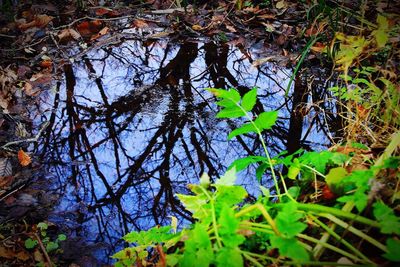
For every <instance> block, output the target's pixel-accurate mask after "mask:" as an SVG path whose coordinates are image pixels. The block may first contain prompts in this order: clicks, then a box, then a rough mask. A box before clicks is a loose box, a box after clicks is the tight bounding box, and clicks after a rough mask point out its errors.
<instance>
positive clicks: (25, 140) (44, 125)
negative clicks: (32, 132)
mask: <svg viewBox="0 0 400 267" xmlns="http://www.w3.org/2000/svg"><path fill="white" fill-rule="evenodd" d="M48 125H49V122H45V123H44V124H43V126H42V128H41V129H40V130H39V132H38V133H37V135H36V136H35V137H33V138H28V139H23V140H17V141H12V142H8V143H7V144H5V145H3V146H2V147H1V148H2V149H7V147H8V146H11V145H16V144H19V143H24V142H37V141H38V139H39V137H40V135H41V134H42V132H43V131H44V129H46V127H47V126H48Z"/></svg>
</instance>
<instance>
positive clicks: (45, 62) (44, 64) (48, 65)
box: [39, 59, 53, 68]
mask: <svg viewBox="0 0 400 267" xmlns="http://www.w3.org/2000/svg"><path fill="white" fill-rule="evenodd" d="M52 65H53V62H52V61H51V60H49V59H45V60H42V61H41V62H40V63H39V66H40V67H42V68H51V66H52Z"/></svg>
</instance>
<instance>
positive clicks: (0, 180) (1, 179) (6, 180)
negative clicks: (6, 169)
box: [0, 176, 14, 189]
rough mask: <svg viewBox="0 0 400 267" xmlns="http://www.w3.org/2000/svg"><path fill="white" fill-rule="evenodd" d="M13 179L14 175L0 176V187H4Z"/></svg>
mask: <svg viewBox="0 0 400 267" xmlns="http://www.w3.org/2000/svg"><path fill="white" fill-rule="evenodd" d="M13 181H14V176H4V177H0V189H6V188H7V187H9V186H10V185H11V184H12V182H13Z"/></svg>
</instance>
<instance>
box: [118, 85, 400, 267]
mask: <svg viewBox="0 0 400 267" xmlns="http://www.w3.org/2000/svg"><path fill="white" fill-rule="evenodd" d="M208 90H209V91H210V92H212V93H213V94H214V95H215V96H217V97H218V98H219V101H218V102H217V105H218V106H220V107H221V110H220V111H219V113H218V114H217V117H218V118H230V119H239V118H241V119H242V120H243V124H242V125H241V126H240V127H239V128H237V129H234V130H233V131H232V132H231V133H229V135H228V139H232V138H235V137H236V136H238V135H244V134H256V135H257V136H258V137H259V139H260V142H261V143H262V146H263V148H264V152H265V156H251V157H246V158H243V159H238V160H236V161H235V162H234V163H233V164H232V165H231V167H230V168H229V170H228V171H227V172H226V173H225V175H223V176H222V177H221V178H220V179H218V180H217V181H216V182H215V183H214V184H212V183H210V178H209V177H208V175H207V174H203V176H202V177H201V179H200V183H199V184H192V185H190V186H189V188H190V190H191V192H192V194H190V195H184V194H178V195H177V197H178V198H179V200H180V201H181V202H182V203H183V205H184V206H185V207H186V209H187V210H189V211H191V212H192V216H193V218H194V219H196V222H195V223H194V224H192V225H191V226H190V227H188V228H186V229H183V230H182V231H179V232H177V233H176V232H175V230H174V227H171V226H161V227H158V226H157V227H154V228H152V229H150V230H148V231H141V232H131V233H129V234H127V235H126V236H125V237H124V239H125V240H126V241H127V242H129V243H131V244H133V246H131V247H128V248H125V249H124V250H122V251H120V252H117V253H116V254H115V255H114V256H113V258H115V259H117V260H118V262H117V263H116V266H131V265H135V264H136V265H138V264H140V265H149V264H154V265H160V266H166V265H168V266H192V265H193V263H194V262H196V266H248V265H251V266H266V265H268V264H276V265H290V266H296V265H321V264H323V265H329V266H336V265H338V264H339V263H337V262H336V261H337V257H344V258H346V260H347V261H348V262H349V264H350V263H351V264H352V265H359V266H374V265H375V263H374V262H373V261H372V259H370V258H368V256H367V255H366V254H365V252H366V250H364V249H362V248H358V247H357V246H356V245H354V244H353V242H352V240H354V239H358V240H361V241H360V242H365V243H368V244H370V245H371V246H373V247H376V248H377V249H378V251H380V252H379V253H378V254H377V256H379V255H380V256H381V257H382V258H386V259H387V260H389V261H393V262H396V261H399V259H398V256H397V254H396V253H395V251H396V250H398V249H400V247H399V244H400V243H399V242H398V235H399V233H398V230H395V229H399V227H398V226H399V223H400V218H399V217H397V216H396V214H395V213H394V211H393V210H392V209H391V208H390V207H389V206H387V205H386V204H384V203H383V202H381V201H376V202H375V203H374V204H373V205H372V207H373V217H371V216H367V214H366V215H364V214H362V213H363V212H364V210H365V209H366V206H367V205H368V201H369V199H370V196H371V191H372V189H371V180H374V179H375V178H376V177H377V175H378V174H379V173H380V172H381V171H382V170H384V169H385V168H388V167H396V160H395V159H393V158H392V159H391V157H390V156H391V154H392V153H393V151H394V149H393V147H395V145H394V144H393V145H391V146H388V147H392V148H389V149H387V150H386V152H387V153H384V156H382V157H384V158H380V159H378V160H377V161H376V163H375V164H374V165H373V166H371V167H370V168H368V169H367V170H359V171H356V170H354V171H353V170H349V171H348V170H347V169H346V168H348V167H349V166H351V160H352V157H351V156H349V155H345V154H343V153H339V152H332V151H322V152H303V151H298V152H297V153H295V155H286V154H285V153H281V154H280V155H277V156H276V157H274V158H271V157H270V155H269V153H268V151H267V149H266V143H265V142H264V139H263V135H262V132H263V131H265V130H268V129H270V128H271V127H272V126H273V125H274V123H275V121H276V119H277V117H278V114H277V112H275V111H269V112H264V113H261V114H259V115H258V116H256V117H254V118H253V116H252V114H251V113H250V112H251V111H252V109H253V107H254V106H255V104H256V101H257V89H256V88H254V89H252V90H251V91H249V92H247V93H246V94H245V95H244V96H243V97H242V96H240V94H239V92H238V91H236V90H235V89H233V88H231V89H229V90H223V89H214V88H211V89H208ZM399 136H400V134H399ZM394 140H397V138H394ZM396 142H397V141H396ZM295 156H296V157H295ZM389 159H391V160H389ZM388 160H389V161H388ZM381 163H384V164H381ZM250 164H258V165H259V166H263V167H262V168H260V167H258V174H260V173H261V174H262V173H263V172H264V171H266V170H267V169H269V172H270V175H271V177H272V178H273V180H274V182H275V191H276V194H275V195H271V193H270V190H269V189H268V188H265V187H263V186H260V195H259V197H258V199H257V201H256V202H255V203H248V202H246V196H247V192H246V190H245V189H244V188H243V187H242V186H239V185H236V184H235V181H236V172H237V171H239V170H242V169H245V168H246V167H248V166H249V165H250ZM278 165H285V166H287V167H288V168H289V172H288V175H286V176H283V175H282V174H281V173H280V172H278V171H276V170H275V167H276V166H278ZM277 177H279V178H280V180H279V181H278V179H277ZM285 179H291V180H294V181H295V182H296V183H297V185H296V186H293V187H291V188H286V185H285ZM317 180H318V181H319V182H322V183H325V184H326V185H327V186H328V187H330V188H332V190H335V192H336V194H338V198H337V201H335V204H334V205H332V206H329V205H327V204H326V203H322V204H318V203H310V202H302V201H300V199H301V198H300V195H301V194H303V196H304V194H305V191H306V189H305V188H306V187H303V186H302V183H308V184H309V183H310V182H314V183H316V182H317ZM278 182H280V183H278ZM279 184H281V185H282V187H283V193H280V191H281V190H280V186H279ZM316 190H318V188H316ZM303 199H304V198H303ZM354 207H356V208H357V210H356V211H353V209H354ZM173 224H174V225H175V224H176V223H173ZM374 228H375V229H378V230H379V231H380V232H381V234H382V235H384V237H383V238H382V237H381V238H376V237H375V236H374V235H372V234H369V230H370V229H374ZM321 232H322V234H321ZM384 240H386V244H384V243H382V241H384Z"/></svg>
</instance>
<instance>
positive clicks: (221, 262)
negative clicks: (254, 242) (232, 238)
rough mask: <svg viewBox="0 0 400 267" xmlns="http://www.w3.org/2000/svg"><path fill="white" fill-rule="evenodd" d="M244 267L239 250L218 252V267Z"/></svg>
mask: <svg viewBox="0 0 400 267" xmlns="http://www.w3.org/2000/svg"><path fill="white" fill-rule="evenodd" d="M228 266H232V267H242V266H244V262H243V258H242V255H241V253H240V251H239V250H238V249H229V248H222V249H220V250H219V251H218V255H217V267H228Z"/></svg>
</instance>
